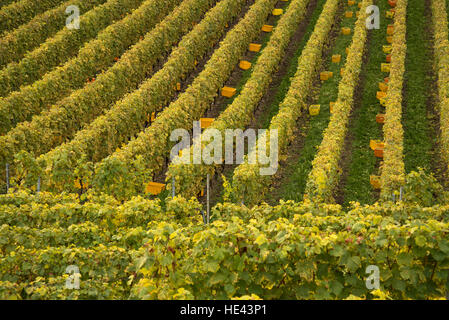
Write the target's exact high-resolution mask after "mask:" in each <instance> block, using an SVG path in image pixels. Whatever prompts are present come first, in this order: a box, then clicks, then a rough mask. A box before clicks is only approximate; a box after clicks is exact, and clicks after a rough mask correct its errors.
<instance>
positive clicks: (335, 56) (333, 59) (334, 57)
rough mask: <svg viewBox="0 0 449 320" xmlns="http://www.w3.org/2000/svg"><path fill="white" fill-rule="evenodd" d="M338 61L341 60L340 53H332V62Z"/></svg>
mask: <svg viewBox="0 0 449 320" xmlns="http://www.w3.org/2000/svg"><path fill="white" fill-rule="evenodd" d="M340 61H341V55H340V54H334V55H333V56H332V62H333V63H340Z"/></svg>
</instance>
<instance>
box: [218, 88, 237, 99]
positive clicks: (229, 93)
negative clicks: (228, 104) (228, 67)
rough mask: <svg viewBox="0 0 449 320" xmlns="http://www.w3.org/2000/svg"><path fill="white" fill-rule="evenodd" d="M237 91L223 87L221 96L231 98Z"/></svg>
mask: <svg viewBox="0 0 449 320" xmlns="http://www.w3.org/2000/svg"><path fill="white" fill-rule="evenodd" d="M236 91H237V90H236V89H235V88H231V87H223V88H222V89H221V95H222V96H223V97H226V98H231V97H232V96H233V95H234V94H235V93H236Z"/></svg>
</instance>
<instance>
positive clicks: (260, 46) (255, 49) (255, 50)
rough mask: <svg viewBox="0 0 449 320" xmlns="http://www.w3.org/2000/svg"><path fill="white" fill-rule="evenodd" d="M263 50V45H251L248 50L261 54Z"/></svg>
mask: <svg viewBox="0 0 449 320" xmlns="http://www.w3.org/2000/svg"><path fill="white" fill-rule="evenodd" d="M261 48H262V45H261V44H257V43H250V44H249V49H248V50H249V51H251V52H259V51H260V49H261Z"/></svg>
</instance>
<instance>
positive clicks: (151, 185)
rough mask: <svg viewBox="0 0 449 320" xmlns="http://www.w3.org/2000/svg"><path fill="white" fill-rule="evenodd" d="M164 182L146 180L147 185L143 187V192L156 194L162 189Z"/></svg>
mask: <svg viewBox="0 0 449 320" xmlns="http://www.w3.org/2000/svg"><path fill="white" fill-rule="evenodd" d="M164 188H165V184H163V183H157V182H148V184H147V186H146V187H145V193H150V194H152V195H155V196H156V195H158V194H160V193H161V192H162V190H164Z"/></svg>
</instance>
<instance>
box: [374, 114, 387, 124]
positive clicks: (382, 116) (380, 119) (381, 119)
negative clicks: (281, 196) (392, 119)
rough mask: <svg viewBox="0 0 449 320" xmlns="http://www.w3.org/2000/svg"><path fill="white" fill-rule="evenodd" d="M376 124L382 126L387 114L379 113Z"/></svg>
mask: <svg viewBox="0 0 449 320" xmlns="http://www.w3.org/2000/svg"><path fill="white" fill-rule="evenodd" d="M376 122H377V123H380V124H383V123H385V114H383V113H379V114H378V115H376Z"/></svg>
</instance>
